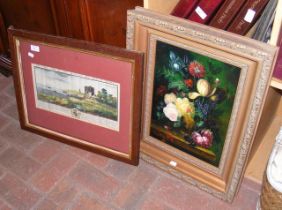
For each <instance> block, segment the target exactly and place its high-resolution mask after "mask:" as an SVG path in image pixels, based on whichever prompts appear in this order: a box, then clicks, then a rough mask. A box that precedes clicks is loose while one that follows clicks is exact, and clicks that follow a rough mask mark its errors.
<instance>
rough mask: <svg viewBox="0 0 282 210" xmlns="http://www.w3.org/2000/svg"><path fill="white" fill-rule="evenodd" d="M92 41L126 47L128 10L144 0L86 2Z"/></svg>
mask: <svg viewBox="0 0 282 210" xmlns="http://www.w3.org/2000/svg"><path fill="white" fill-rule="evenodd" d="M84 1H85V8H86V11H85V12H86V15H87V16H86V18H87V19H88V21H87V22H88V23H89V31H90V35H91V36H90V37H91V40H92V41H95V42H99V43H104V44H110V45H115V46H121V47H125V37H126V18H127V13H126V12H127V9H133V8H134V7H135V6H137V5H139V6H142V5H143V1H142V0H111V1H109V0H84Z"/></svg>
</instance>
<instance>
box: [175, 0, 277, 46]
mask: <svg viewBox="0 0 282 210" xmlns="http://www.w3.org/2000/svg"><path fill="white" fill-rule="evenodd" d="M277 1H278V0H180V1H179V2H178V4H177V5H176V6H175V8H174V9H173V11H172V12H171V15H174V16H177V17H181V18H186V19H188V20H191V21H195V22H198V23H202V24H206V25H210V26H212V27H216V28H219V29H222V30H226V31H230V32H233V33H236V34H240V35H245V36H246V35H247V36H249V37H253V38H255V39H257V40H260V41H265V40H267V39H268V38H267V36H268V35H267V33H268V30H269V29H270V28H271V24H272V22H273V19H274V15H275V10H276V5H277Z"/></svg>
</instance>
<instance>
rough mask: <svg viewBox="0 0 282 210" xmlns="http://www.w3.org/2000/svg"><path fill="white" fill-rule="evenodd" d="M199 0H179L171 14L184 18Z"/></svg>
mask: <svg viewBox="0 0 282 210" xmlns="http://www.w3.org/2000/svg"><path fill="white" fill-rule="evenodd" d="M198 2H199V0H180V1H179V2H178V3H177V5H176V6H175V7H174V9H173V10H172V12H171V15H173V16H176V17H181V18H186V17H187V16H188V15H189V14H190V13H191V12H192V11H193V9H194V8H195V6H196V5H197V3H198Z"/></svg>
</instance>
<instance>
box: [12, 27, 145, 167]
mask: <svg viewBox="0 0 282 210" xmlns="http://www.w3.org/2000/svg"><path fill="white" fill-rule="evenodd" d="M9 38H10V46H11V51H12V59H13V77H14V86H15V90H16V97H17V104H18V110H19V119H20V124H21V127H22V128H23V129H26V130H29V131H31V132H35V133H37V134H39V135H43V136H46V137H49V138H52V139H55V140H59V141H62V142H64V143H67V144H71V145H75V146H77V147H81V148H84V149H86V150H88V151H92V152H96V153H99V154H102V155H105V156H107V157H110V158H114V159H117V160H120V161H123V162H126V163H129V164H132V165H138V162H139V147H140V132H139V130H140V117H141V100H142V99H141V97H140V94H141V85H142V67H143V54H142V53H138V52H133V51H129V50H125V49H121V48H117V47H113V46H106V45H102V44H96V43H91V42H87V41H81V40H75V39H70V38H65V37H56V36H51V35H45V34H39V33H35V32H30V31H25V30H20V29H13V28H10V29H9Z"/></svg>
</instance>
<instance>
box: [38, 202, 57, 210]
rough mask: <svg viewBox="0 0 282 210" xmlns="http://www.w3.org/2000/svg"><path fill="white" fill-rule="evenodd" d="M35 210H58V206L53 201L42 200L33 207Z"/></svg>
mask: <svg viewBox="0 0 282 210" xmlns="http://www.w3.org/2000/svg"><path fill="white" fill-rule="evenodd" d="M35 210H58V206H57V205H56V204H55V203H53V201H50V200H48V199H44V200H43V201H41V202H40V203H39V204H38V205H37V206H36V207H35Z"/></svg>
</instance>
